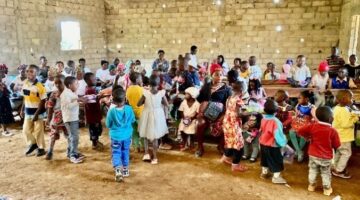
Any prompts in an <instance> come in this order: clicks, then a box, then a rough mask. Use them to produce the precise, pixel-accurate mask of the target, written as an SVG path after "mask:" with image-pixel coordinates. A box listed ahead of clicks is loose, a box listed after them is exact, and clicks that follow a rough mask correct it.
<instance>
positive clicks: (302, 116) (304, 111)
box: [291, 103, 315, 132]
mask: <svg viewBox="0 0 360 200" xmlns="http://www.w3.org/2000/svg"><path fill="white" fill-rule="evenodd" d="M313 109H315V106H314V105H312V104H310V103H309V104H308V105H300V104H298V105H297V106H296V109H295V113H296V116H295V118H294V119H293V120H292V123H291V129H292V130H294V131H296V132H298V130H300V128H302V127H303V126H305V125H309V124H311V123H313V117H312V112H313Z"/></svg>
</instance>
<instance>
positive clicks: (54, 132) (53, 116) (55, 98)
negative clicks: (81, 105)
mask: <svg viewBox="0 0 360 200" xmlns="http://www.w3.org/2000/svg"><path fill="white" fill-rule="evenodd" d="M64 79H65V77H64V76H63V75H60V76H57V77H55V80H54V82H55V87H56V89H57V90H56V91H54V92H52V93H51V96H50V98H49V100H48V101H47V108H48V118H47V124H48V125H49V126H50V134H49V135H50V146H49V150H48V152H47V154H46V157H45V159H46V160H51V159H52V157H53V149H54V145H55V141H56V140H58V139H60V131H63V132H64V135H65V137H66V138H67V137H68V133H67V131H66V128H65V125H64V122H63V119H62V114H61V103H60V95H61V93H62V92H63V91H64Z"/></svg>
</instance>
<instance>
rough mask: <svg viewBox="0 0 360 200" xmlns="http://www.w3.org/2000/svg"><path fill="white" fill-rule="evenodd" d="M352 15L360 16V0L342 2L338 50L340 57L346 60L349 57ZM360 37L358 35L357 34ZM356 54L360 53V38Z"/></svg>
mask: <svg viewBox="0 0 360 200" xmlns="http://www.w3.org/2000/svg"><path fill="white" fill-rule="evenodd" d="M354 15H360V0H344V3H343V6H342V12H341V26H340V38H341V40H340V48H341V50H342V55H343V56H344V57H346V58H348V56H350V54H351V53H350V52H349V44H350V37H351V24H352V19H353V16H354ZM358 34H359V35H360V33H358ZM356 52H357V54H358V55H359V53H360V38H359V39H358V45H357V51H356Z"/></svg>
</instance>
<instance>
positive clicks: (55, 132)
mask: <svg viewBox="0 0 360 200" xmlns="http://www.w3.org/2000/svg"><path fill="white" fill-rule="evenodd" d="M60 131H63V133H64V136H65V137H66V138H67V137H68V132H67V130H66V128H65V126H64V125H60V126H56V125H50V133H49V136H50V138H51V139H54V140H58V139H60Z"/></svg>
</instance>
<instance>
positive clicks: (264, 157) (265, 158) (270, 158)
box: [260, 145, 284, 173]
mask: <svg viewBox="0 0 360 200" xmlns="http://www.w3.org/2000/svg"><path fill="white" fill-rule="evenodd" d="M260 152H261V166H262V167H267V168H269V169H270V171H271V172H272V173H276V172H281V171H283V170H284V160H283V156H282V154H281V148H280V147H268V146H264V145H261V146H260Z"/></svg>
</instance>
